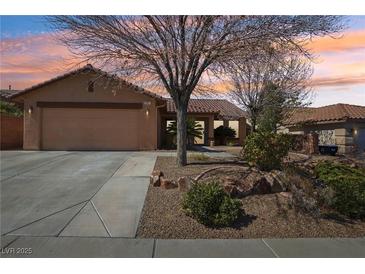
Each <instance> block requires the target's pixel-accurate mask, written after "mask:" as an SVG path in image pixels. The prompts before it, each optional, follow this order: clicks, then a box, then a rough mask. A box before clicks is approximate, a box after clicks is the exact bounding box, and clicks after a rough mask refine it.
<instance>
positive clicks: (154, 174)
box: [151, 170, 164, 177]
mask: <svg viewBox="0 0 365 274" xmlns="http://www.w3.org/2000/svg"><path fill="white" fill-rule="evenodd" d="M151 176H158V177H162V176H164V174H163V172H162V171H161V170H154V171H152V173H151Z"/></svg>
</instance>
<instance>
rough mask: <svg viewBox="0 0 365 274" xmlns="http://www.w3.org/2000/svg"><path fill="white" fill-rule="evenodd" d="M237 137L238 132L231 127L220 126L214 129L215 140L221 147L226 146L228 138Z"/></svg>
mask: <svg viewBox="0 0 365 274" xmlns="http://www.w3.org/2000/svg"><path fill="white" fill-rule="evenodd" d="M235 136H236V131H235V130H234V129H233V128H231V127H225V126H219V127H217V128H216V129H214V139H216V140H217V141H219V144H220V145H226V142H227V138H233V137H235Z"/></svg>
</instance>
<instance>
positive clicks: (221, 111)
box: [167, 99, 246, 120]
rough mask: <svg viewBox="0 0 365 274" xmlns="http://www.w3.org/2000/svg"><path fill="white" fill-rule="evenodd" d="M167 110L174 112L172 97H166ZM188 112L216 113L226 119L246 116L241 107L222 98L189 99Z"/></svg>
mask: <svg viewBox="0 0 365 274" xmlns="http://www.w3.org/2000/svg"><path fill="white" fill-rule="evenodd" d="M167 112H173V113H175V112H176V107H175V104H174V102H173V101H172V99H167ZM188 113H216V114H217V115H218V116H219V117H220V118H224V119H227V120H235V119H239V118H240V117H245V116H246V115H245V112H244V111H243V110H242V109H240V108H239V107H237V106H236V105H235V104H232V103H231V102H229V101H227V100H224V99H190V101H189V105H188Z"/></svg>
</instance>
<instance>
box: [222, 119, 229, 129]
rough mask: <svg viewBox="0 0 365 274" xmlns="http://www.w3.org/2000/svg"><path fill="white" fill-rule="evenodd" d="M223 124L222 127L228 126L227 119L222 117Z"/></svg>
mask: <svg viewBox="0 0 365 274" xmlns="http://www.w3.org/2000/svg"><path fill="white" fill-rule="evenodd" d="M223 126H224V127H228V126H229V121H228V120H225V119H223Z"/></svg>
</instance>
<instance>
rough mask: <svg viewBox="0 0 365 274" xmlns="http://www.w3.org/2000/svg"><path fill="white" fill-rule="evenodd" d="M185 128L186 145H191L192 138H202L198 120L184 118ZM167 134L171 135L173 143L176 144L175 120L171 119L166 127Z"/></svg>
mask: <svg viewBox="0 0 365 274" xmlns="http://www.w3.org/2000/svg"><path fill="white" fill-rule="evenodd" d="M186 128H187V133H186V134H187V138H188V145H189V146H191V145H193V144H194V138H199V139H201V138H203V130H204V129H203V127H202V126H201V125H200V123H199V122H198V121H195V120H194V119H193V118H188V119H187V120H186ZM166 131H167V133H168V134H170V135H172V137H173V139H174V143H175V144H176V136H177V123H176V121H172V122H171V123H170V124H169V125H168V126H167V128H166Z"/></svg>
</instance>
